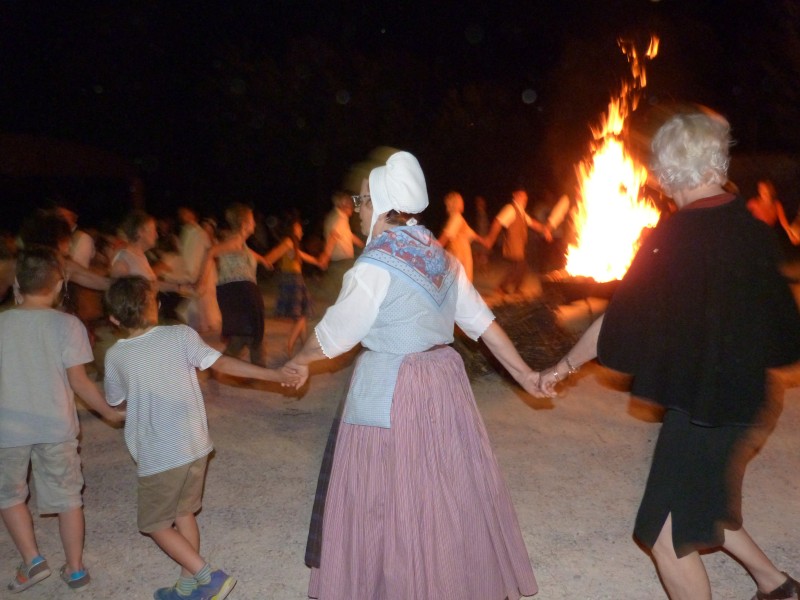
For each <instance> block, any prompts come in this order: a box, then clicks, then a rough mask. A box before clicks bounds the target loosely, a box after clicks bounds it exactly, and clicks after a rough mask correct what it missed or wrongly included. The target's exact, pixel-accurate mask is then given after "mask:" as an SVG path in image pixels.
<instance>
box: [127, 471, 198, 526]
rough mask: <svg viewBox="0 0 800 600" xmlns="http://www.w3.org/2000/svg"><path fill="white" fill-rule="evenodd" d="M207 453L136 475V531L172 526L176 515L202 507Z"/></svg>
mask: <svg viewBox="0 0 800 600" xmlns="http://www.w3.org/2000/svg"><path fill="white" fill-rule="evenodd" d="M207 464H208V456H204V457H203V458H198V459H197V460H196V461H194V462H192V463H189V464H188V465H183V466H180V467H176V468H174V469H170V470H169V471H164V472H162V473H156V474H155V475H148V476H146V477H139V483H138V486H137V495H138V500H139V515H138V519H137V523H138V527H139V531H141V532H142V533H153V532H154V531H161V530H162V529H167V528H169V527H172V524H173V523H174V522H175V519H176V518H177V517H184V516H186V515H193V514H195V513H196V512H198V511H199V510H200V508H201V507H202V500H203V483H204V482H205V479H206V465H207Z"/></svg>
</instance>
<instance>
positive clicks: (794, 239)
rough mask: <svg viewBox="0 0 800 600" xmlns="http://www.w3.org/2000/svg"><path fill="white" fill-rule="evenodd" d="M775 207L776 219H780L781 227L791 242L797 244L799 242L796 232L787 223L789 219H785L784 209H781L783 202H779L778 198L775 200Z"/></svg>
mask: <svg viewBox="0 0 800 600" xmlns="http://www.w3.org/2000/svg"><path fill="white" fill-rule="evenodd" d="M775 208H776V209H777V212H778V221H780V224H781V227H783V230H784V231H785V232H786V235H788V236H789V240H791V242H792V244H794V245H795V246H797V245H798V244H799V243H800V239H798V237H797V234H796V233H795V232H794V230H793V229H792V228H791V226H790V225H789V221H787V220H786V211H784V210H783V204H781V203H780V202H779V201H778V200H776V201H775Z"/></svg>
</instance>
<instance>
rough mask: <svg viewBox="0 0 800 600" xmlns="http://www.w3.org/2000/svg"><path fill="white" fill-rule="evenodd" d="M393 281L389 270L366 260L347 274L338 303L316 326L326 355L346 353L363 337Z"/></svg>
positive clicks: (315, 330) (330, 356)
mask: <svg viewBox="0 0 800 600" xmlns="http://www.w3.org/2000/svg"><path fill="white" fill-rule="evenodd" d="M390 282H391V276H390V275H389V273H387V272H386V271H385V270H384V269H381V268H380V267H378V266H375V265H371V264H369V263H366V262H359V263H358V264H356V265H355V266H354V267H353V268H352V269H350V270H349V271H348V272H347V273H345V274H344V280H343V281H342V291H340V292H339V297H338V298H337V299H336V303H335V304H334V305H333V306H331V307H330V308H328V310H327V311H326V312H325V316H323V317H322V320H321V321H320V322H319V323H318V324H317V326H316V328H315V329H314V332H315V333H316V335H317V340H318V341H319V345H320V347H321V348H322V352H323V353H324V354H325V356H327V357H328V358H334V357H335V356H339V355H340V354H344V353H345V352H347V351H348V350H350V349H351V348H353V347H354V346H355V345H356V344H358V343H359V342H360V341H361V340H362V339H364V337H365V336H366V335H367V333H369V330H370V329H371V328H372V324H373V323H374V322H375V319H376V318H377V317H378V309H379V308H380V305H381V303H382V302H383V299H384V298H386V292H387V291H388V290H389V283H390Z"/></svg>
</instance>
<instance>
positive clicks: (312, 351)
mask: <svg viewBox="0 0 800 600" xmlns="http://www.w3.org/2000/svg"><path fill="white" fill-rule="evenodd" d="M323 358H328V357H327V356H325V353H324V352H323V351H322V347H321V346H320V345H319V340H318V339H317V336H316V335H310V336H308V339H307V340H306V343H305V344H304V345H303V348H302V349H301V350H300V352H298V353H297V354H296V355H295V356H294V358H292V359H291V360H290V361H289V362H287V363H286V364H285V365H284V366H283V370H284V371H287V372H288V373H290V374H293V375H296V376H297V377H298V378H299V379H298V380H297V383H296V384H295V388H296V389H297V388H301V387H303V385H304V384H305V382H306V381H307V380H308V365H309V364H311V363H312V362H316V361H318V360H322V359H323Z"/></svg>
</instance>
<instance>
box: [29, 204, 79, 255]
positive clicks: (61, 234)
mask: <svg viewBox="0 0 800 600" xmlns="http://www.w3.org/2000/svg"><path fill="white" fill-rule="evenodd" d="M71 236H72V231H70V228H69V224H68V223H67V222H66V221H65V220H64V219H62V218H61V217H59V216H58V215H54V214H52V213H48V212H46V211H37V212H36V214H34V215H31V216H30V217H28V218H27V219H25V222H24V223H23V224H22V227H21V228H20V231H19V237H20V239H21V240H22V244H23V245H24V246H47V247H48V248H53V249H56V250H57V249H58V246H59V244H61V243H62V242H65V241H67V240H69V239H70V237H71Z"/></svg>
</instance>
